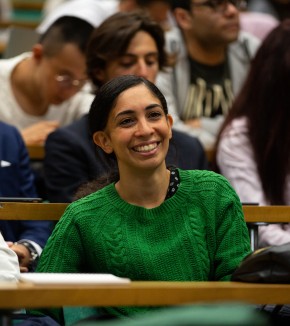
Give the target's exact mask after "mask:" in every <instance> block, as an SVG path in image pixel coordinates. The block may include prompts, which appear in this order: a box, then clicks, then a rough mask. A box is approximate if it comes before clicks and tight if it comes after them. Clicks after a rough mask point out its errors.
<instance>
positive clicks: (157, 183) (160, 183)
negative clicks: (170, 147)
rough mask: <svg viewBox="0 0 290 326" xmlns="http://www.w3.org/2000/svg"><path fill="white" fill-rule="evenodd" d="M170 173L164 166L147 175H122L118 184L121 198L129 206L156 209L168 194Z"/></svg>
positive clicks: (146, 173)
mask: <svg viewBox="0 0 290 326" xmlns="http://www.w3.org/2000/svg"><path fill="white" fill-rule="evenodd" d="M169 178H170V171H169V170H167V169H166V166H165V164H164V166H162V167H160V168H158V169H156V170H154V171H152V172H151V171H146V172H145V173H143V174H141V173H140V172H139V173H130V174H126V175H122V174H120V180H119V181H118V182H117V183H116V190H117V192H118V194H119V196H120V197H121V198H122V199H123V200H125V201H126V202H128V203H129V204H132V205H136V206H142V207H145V208H154V207H157V206H159V205H161V204H162V203H163V202H164V199H165V197H166V194H167V190H168V186H169Z"/></svg>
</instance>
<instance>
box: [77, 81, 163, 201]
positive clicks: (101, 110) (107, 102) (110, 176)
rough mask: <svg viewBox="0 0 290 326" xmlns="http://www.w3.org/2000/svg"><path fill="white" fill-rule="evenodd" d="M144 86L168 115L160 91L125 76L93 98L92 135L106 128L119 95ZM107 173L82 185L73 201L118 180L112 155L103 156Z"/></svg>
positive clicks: (109, 84) (110, 83) (101, 89)
mask: <svg viewBox="0 0 290 326" xmlns="http://www.w3.org/2000/svg"><path fill="white" fill-rule="evenodd" d="M141 84H143V85H145V86H146V87H147V88H148V90H149V91H150V92H151V93H152V94H153V96H155V97H156V98H158V99H159V101H160V103H161V106H162V108H163V111H164V113H165V114H166V115H167V114H168V108H167V103H166V100H165V98H164V96H163V94H162V93H161V92H160V90H159V89H158V88H157V87H156V86H155V85H154V84H153V83H151V82H150V81H148V80H147V79H145V78H143V77H138V76H133V75H125V76H120V77H116V78H114V79H112V80H111V81H109V82H107V83H106V84H104V85H103V86H102V87H101V88H100V89H99V90H98V91H97V94H96V96H95V99H94V101H93V103H92V105H91V109H90V112H89V128H90V131H91V134H92V135H93V134H94V133H95V132H97V131H101V130H104V129H105V128H106V125H107V122H108V119H109V115H110V112H111V111H112V110H113V108H114V107H115V105H116V102H117V99H118V97H119V95H120V94H121V93H123V92H124V91H126V90H127V89H129V88H132V87H134V86H137V85H141ZM104 157H105V160H106V164H107V166H109V167H110V169H109V172H108V173H107V174H105V175H103V176H102V177H100V178H98V179H95V180H93V181H89V182H88V183H86V184H84V185H82V186H81V187H80V188H79V189H78V191H77V192H76V194H75V196H74V200H76V199H79V198H82V197H84V196H86V195H88V194H90V193H92V192H95V191H97V190H99V189H101V188H103V187H105V186H106V185H108V184H110V183H112V182H116V181H118V180H119V172H118V165H117V160H116V157H115V155H114V154H106V153H105V155H104Z"/></svg>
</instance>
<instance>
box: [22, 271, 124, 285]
mask: <svg viewBox="0 0 290 326" xmlns="http://www.w3.org/2000/svg"><path fill="white" fill-rule="evenodd" d="M20 281H22V282H32V283H35V284H123V283H129V282H130V279H128V278H122V277H118V276H115V275H113V274H84V273H82V274H75V273H21V275H20Z"/></svg>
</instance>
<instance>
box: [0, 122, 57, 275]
mask: <svg viewBox="0 0 290 326" xmlns="http://www.w3.org/2000/svg"><path fill="white" fill-rule="evenodd" d="M0 197H7V198H11V197H20V198H26V197H31V198H36V197H37V193H36V190H35V186H34V177H33V173H32V171H31V168H30V161H29V156H28V152H27V149H26V147H25V145H24V142H23V139H22V137H21V135H20V133H19V131H18V130H17V129H16V128H15V127H13V126H11V125H8V124H6V123H3V122H1V121H0ZM3 200H5V199H3ZM51 231H52V223H51V222H49V221H20V220H15V221H4V220H0V232H1V233H2V236H3V238H4V239H5V240H6V241H7V242H8V245H9V247H10V248H11V249H12V250H13V251H14V252H15V253H16V254H17V256H18V259H19V264H20V270H21V271H22V272H27V271H31V270H33V269H34V267H35V265H36V263H37V260H38V258H39V256H40V254H41V251H42V248H43V247H44V245H45V243H46V240H47V239H48V237H49V235H50V233H51Z"/></svg>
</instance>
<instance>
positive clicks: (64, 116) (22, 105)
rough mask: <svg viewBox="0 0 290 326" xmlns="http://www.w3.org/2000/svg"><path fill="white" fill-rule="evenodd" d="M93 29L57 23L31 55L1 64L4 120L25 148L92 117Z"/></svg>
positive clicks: (0, 115) (78, 22) (76, 22)
mask: <svg viewBox="0 0 290 326" xmlns="http://www.w3.org/2000/svg"><path fill="white" fill-rule="evenodd" d="M92 31H93V26H92V25H91V24H89V23H88V22H86V21H84V20H82V19H80V18H76V17H68V16H65V17H62V18H60V19H58V20H56V21H55V22H54V23H53V24H52V25H51V26H50V28H49V29H48V30H47V31H46V33H44V34H43V35H42V36H41V37H40V39H39V42H38V43H37V44H35V45H34V46H33V48H32V52H29V53H23V54H21V55H19V56H17V57H14V58H10V59H2V60H0V83H1V88H0V101H1V108H0V120H1V121H3V122H6V123H10V124H12V125H14V126H15V127H17V128H18V129H19V130H20V132H21V134H22V137H23V139H24V141H25V143H26V145H36V144H43V143H44V142H45V140H46V137H47V135H48V134H49V133H50V132H52V131H54V130H55V129H56V128H57V127H58V126H63V125H67V124H69V123H71V122H73V121H75V120H77V119H78V118H80V117H81V116H82V115H83V114H85V113H86V112H88V110H89V108H90V104H91V102H92V100H93V95H92V94H89V93H88V92H82V91H81V90H82V87H83V86H84V85H85V84H86V82H87V71H86V70H87V69H86V59H85V48H86V45H87V41H88V39H89V36H90V34H91V32H92Z"/></svg>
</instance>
